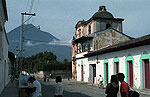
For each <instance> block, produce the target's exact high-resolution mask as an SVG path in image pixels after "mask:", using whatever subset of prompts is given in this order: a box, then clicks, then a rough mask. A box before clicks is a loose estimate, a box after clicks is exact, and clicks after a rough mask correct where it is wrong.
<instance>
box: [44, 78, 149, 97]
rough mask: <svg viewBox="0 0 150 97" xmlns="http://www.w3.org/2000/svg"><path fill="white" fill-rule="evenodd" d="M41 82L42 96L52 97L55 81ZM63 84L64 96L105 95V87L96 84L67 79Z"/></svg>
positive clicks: (146, 96) (96, 96)
mask: <svg viewBox="0 0 150 97" xmlns="http://www.w3.org/2000/svg"><path fill="white" fill-rule="evenodd" d="M41 82H42V93H43V97H53V96H54V91H55V84H56V83H55V81H54V80H50V82H46V83H43V81H41ZM63 84H64V97H106V95H105V89H99V88H98V87H97V86H92V85H91V84H87V83H78V82H67V81H63ZM118 97H120V93H118ZM140 97H150V95H143V94H141V95H140Z"/></svg>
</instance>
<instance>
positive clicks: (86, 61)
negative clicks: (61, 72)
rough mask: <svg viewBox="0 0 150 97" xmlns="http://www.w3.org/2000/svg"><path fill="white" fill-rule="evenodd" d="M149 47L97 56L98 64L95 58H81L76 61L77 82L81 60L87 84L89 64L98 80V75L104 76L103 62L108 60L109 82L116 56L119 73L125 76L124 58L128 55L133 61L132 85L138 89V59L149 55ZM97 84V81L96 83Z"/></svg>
mask: <svg viewBox="0 0 150 97" xmlns="http://www.w3.org/2000/svg"><path fill="white" fill-rule="evenodd" d="M149 48H150V45H145V46H140V47H135V48H131V49H126V50H121V51H116V52H111V53H106V54H102V55H98V63H97V56H93V57H89V58H82V59H77V68H76V69H77V81H81V60H83V64H84V72H85V74H84V81H85V82H88V78H89V64H96V79H98V77H99V75H100V74H101V75H102V76H104V60H105V58H107V59H108V62H109V67H108V68H109V79H108V80H109V82H110V78H111V75H113V74H114V71H113V70H114V69H113V60H114V58H115V57H116V56H117V57H118V59H119V63H120V64H119V72H121V73H124V74H125V76H126V74H127V72H126V63H125V61H126V58H127V56H128V55H129V54H130V55H131V56H132V57H133V59H134V67H133V68H134V79H133V80H134V83H133V84H135V87H136V88H138V89H139V88H140V85H141V76H140V74H141V72H140V58H141V55H142V54H143V53H144V51H146V52H147V53H148V54H149V55H150V49H149ZM126 80H127V77H125V81H126ZM96 82H97V81H96Z"/></svg>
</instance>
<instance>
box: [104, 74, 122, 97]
mask: <svg viewBox="0 0 150 97" xmlns="http://www.w3.org/2000/svg"><path fill="white" fill-rule="evenodd" d="M110 82H111V83H108V84H107V86H106V91H105V93H106V94H107V96H106V97H117V93H118V91H119V84H118V83H119V82H118V78H117V76H116V75H112V76H111V81H110Z"/></svg>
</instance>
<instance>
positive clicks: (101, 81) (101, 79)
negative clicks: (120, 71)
mask: <svg viewBox="0 0 150 97" xmlns="http://www.w3.org/2000/svg"><path fill="white" fill-rule="evenodd" d="M98 81H99V83H98V87H99V88H101V87H102V85H103V77H102V76H101V75H99V79H98Z"/></svg>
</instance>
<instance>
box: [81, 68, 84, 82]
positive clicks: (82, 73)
mask: <svg viewBox="0 0 150 97" xmlns="http://www.w3.org/2000/svg"><path fill="white" fill-rule="evenodd" d="M83 77H84V76H83V65H81V81H83V79H84V78H83Z"/></svg>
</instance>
